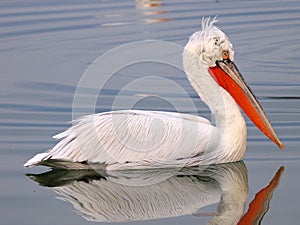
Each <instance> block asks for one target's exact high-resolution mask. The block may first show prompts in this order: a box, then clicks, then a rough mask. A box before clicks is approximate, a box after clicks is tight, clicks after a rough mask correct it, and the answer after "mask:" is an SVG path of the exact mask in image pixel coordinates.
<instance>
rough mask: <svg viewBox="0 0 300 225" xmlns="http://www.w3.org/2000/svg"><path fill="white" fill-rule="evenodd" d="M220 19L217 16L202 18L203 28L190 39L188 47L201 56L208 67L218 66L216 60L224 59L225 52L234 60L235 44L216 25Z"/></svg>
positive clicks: (201, 61)
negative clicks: (211, 18)
mask: <svg viewBox="0 0 300 225" xmlns="http://www.w3.org/2000/svg"><path fill="white" fill-rule="evenodd" d="M217 21H218V20H217V19H216V17H215V18H214V19H213V20H212V21H210V19H209V18H203V19H202V30H201V31H197V32H195V33H194V34H193V35H192V36H191V37H190V39H189V42H188V44H187V45H186V47H185V48H186V49H188V51H190V52H193V53H194V54H197V55H198V56H199V60H200V63H201V64H203V65H207V66H208V67H214V66H216V62H217V61H219V60H223V57H224V54H228V57H229V59H230V60H231V61H234V50H233V45H232V44H231V42H230V41H229V39H228V37H227V36H226V34H225V33H224V32H223V31H221V30H220V29H219V28H217V27H216V26H214V24H215V23H216V22H217Z"/></svg>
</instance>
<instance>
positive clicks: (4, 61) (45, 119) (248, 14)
mask: <svg viewBox="0 0 300 225" xmlns="http://www.w3.org/2000/svg"><path fill="white" fill-rule="evenodd" d="M215 15H218V18H219V20H220V22H219V23H218V26H219V27H220V28H221V29H222V30H224V31H225V32H226V33H227V34H228V36H229V37H230V39H231V41H232V42H233V44H234V47H235V58H236V60H235V61H236V64H237V65H238V67H239V69H240V71H241V72H242V73H243V75H244V77H245V79H246V80H247V81H248V83H249V85H250V86H251V87H252V89H253V92H254V93H255V94H256V96H257V97H258V99H259V101H260V102H261V104H262V106H263V108H264V109H265V112H266V113H267V115H268V116H269V118H270V121H271V122H272V124H273V125H274V129H275V130H276V131H277V132H278V135H279V137H280V138H281V140H282V142H283V143H284V144H285V150H284V151H280V150H278V148H277V147H276V146H275V145H274V144H273V143H272V142H271V141H269V140H268V139H267V138H266V137H264V135H263V134H262V133H261V132H260V131H259V130H258V129H257V128H256V127H255V126H254V125H253V124H252V123H251V122H249V120H248V119H247V126H248V147H247V154H246V157H245V164H246V166H247V169H248V177H249V200H248V203H249V202H250V201H251V200H252V199H253V198H254V196H255V193H257V192H258V191H259V190H260V189H262V188H263V187H265V186H266V185H267V184H268V183H269V181H270V180H271V179H272V177H273V175H274V174H275V172H276V171H277V170H278V168H279V167H280V166H284V167H285V171H284V173H283V175H282V178H281V181H280V184H279V186H278V187H277V189H276V190H275V192H274V194H273V198H272V199H271V202H270V207H269V211H268V212H267V213H266V215H265V216H264V218H263V220H262V224H264V225H267V224H297V223H298V220H299V219H298V218H299V216H298V214H299V212H300V211H299V201H300V197H299V196H300V193H299V190H300V182H299V175H298V171H299V170H300V164H299V162H300V153H299V149H298V146H299V143H300V138H299V136H300V75H299V71H300V66H299V61H300V55H299V52H300V39H299V36H300V3H299V1H298V0H289V1H281V0H270V1H195V0H191V1H176V0H168V1H164V0H162V1H142V0H141V1H138V0H137V1H133V0H125V1H124V0H122V1H121V0H119V1H108V0H106V1H105V0H104V1H96V0H94V1H92V0H90V1H84V2H83V1H79V0H69V1H33V0H27V1H26V2H25V1H1V2H0V74H1V82H0V87H1V88H0V90H1V96H0V105H1V108H0V115H1V117H0V132H1V136H0V143H1V145H0V146H1V147H0V162H1V163H0V179H1V185H0V215H1V223H2V224H7V225H10V224H11V225H12V224H24V225H26V224H45V225H46V224H90V223H91V224H92V222H88V221H87V220H86V219H84V218H83V217H81V216H80V215H78V214H77V213H76V212H74V211H73V206H72V205H71V204H70V203H68V202H64V201H61V200H58V199H56V198H55V197H56V196H58V194H56V193H55V192H53V191H52V190H51V189H48V188H45V187H40V186H38V184H37V183H35V182H33V181H32V180H31V179H29V178H28V177H26V176H24V174H25V173H40V172H43V171H46V170H47V169H46V168H35V169H24V168H23V167H22V164H23V163H24V162H25V161H26V160H27V159H29V158H30V157H32V156H33V155H34V154H36V153H38V152H42V151H44V150H46V149H49V148H51V147H52V146H53V145H54V144H55V143H56V142H55V140H53V139H52V136H53V135H55V134H57V133H59V132H61V131H63V130H64V129H66V128H67V127H68V126H69V124H67V123H66V122H68V121H70V120H71V119H72V104H73V97H74V92H75V89H76V86H77V84H78V82H79V80H80V78H81V76H82V75H83V73H84V71H85V70H86V69H87V67H88V66H89V65H90V64H91V63H92V62H93V61H94V60H95V59H96V58H97V57H98V56H100V55H102V54H104V53H105V52H107V51H108V50H111V49H112V48H115V47H117V46H119V45H121V44H126V43H129V42H133V41H140V40H147V39H151V40H164V41H170V42H174V43H177V44H179V45H181V46H183V45H184V44H185V43H186V41H187V37H188V36H189V35H190V34H192V33H193V32H194V31H196V30H199V29H200V24H201V18H202V17H203V16H212V17H213V16H215ZM143 68H147V69H146V70H145V69H143ZM145 75H147V76H151V75H153V76H163V77H166V78H168V79H170V80H172V79H174V80H175V81H176V82H177V83H178V84H180V86H181V87H183V88H184V89H185V90H186V91H187V92H188V94H189V95H190V96H191V98H192V100H193V101H194V102H195V105H196V106H197V111H198V112H199V114H201V115H202V116H205V117H207V118H210V114H209V112H208V110H207V108H206V107H205V106H204V105H203V104H201V102H200V101H199V99H198V98H197V96H196V94H195V92H194V91H193V90H192V88H191V87H190V86H189V84H188V81H187V80H186V79H185V78H184V74H182V72H180V71H177V70H175V69H174V68H171V67H168V66H166V65H158V66H157V65H154V66H153V65H148V64H147V63H145V64H144V65H133V66H131V67H128V68H124V69H122V70H121V71H118V72H117V73H116V74H115V75H114V76H113V77H112V79H111V80H110V82H108V83H107V85H106V87H105V88H104V90H102V94H103V95H102V97H101V98H99V101H98V102H97V109H96V110H97V112H101V111H105V110H108V109H111V108H112V103H113V101H114V99H115V96H116V95H117V94H118V93H119V91H120V90H121V89H122V88H123V87H124V86H126V84H128V83H129V82H130V81H133V80H135V79H137V78H139V77H143V76H145ZM157 85H161V84H157ZM161 90H162V91H167V92H168V95H169V96H170V98H172V99H173V100H174V99H175V101H178V102H184V101H185V99H184V98H183V97H182V96H181V95H177V93H173V92H172V89H171V88H170V87H169V86H166V87H163V86H162V87H161ZM135 94H136V93H131V92H125V93H124V96H123V97H124V99H125V100H126V99H130V98H133V97H134V96H135ZM138 94H144V93H138ZM158 95H159V93H158ZM125 106H126V104H125V105H124V107H125ZM135 107H136V108H147V109H159V110H167V111H168V110H174V108H173V107H172V105H170V104H168V103H167V102H165V101H160V100H159V99H157V98H155V96H154V97H152V98H146V99H144V101H142V102H138V103H137V105H135ZM183 111H185V112H189V109H186V110H183ZM246 205H247V204H246ZM246 209H247V206H246ZM211 210H214V209H213V207H212V208H208V209H205V210H204V211H211ZM209 219H210V217H195V216H192V215H185V216H180V217H173V218H163V219H157V220H154V221H146V222H135V224H182V223H185V224H206V223H207V221H208V220H209Z"/></svg>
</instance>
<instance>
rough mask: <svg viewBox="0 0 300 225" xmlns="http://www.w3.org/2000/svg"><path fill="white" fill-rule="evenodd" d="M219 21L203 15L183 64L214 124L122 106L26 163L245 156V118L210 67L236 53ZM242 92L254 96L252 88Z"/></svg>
mask: <svg viewBox="0 0 300 225" xmlns="http://www.w3.org/2000/svg"><path fill="white" fill-rule="evenodd" d="M215 22H216V20H215V19H214V20H212V21H210V20H209V19H204V20H203V21H202V30H201V31H199V32H196V33H194V34H193V35H192V36H191V37H190V39H189V41H188V43H187V44H186V46H185V49H184V52H183V65H184V69H185V72H186V74H187V77H188V79H189V81H190V83H191V84H192V86H193V87H194V89H195V90H196V91H197V93H198V94H199V96H200V98H201V99H202V100H203V101H204V102H205V103H206V104H207V105H208V106H209V108H210V110H211V111H212V113H213V115H214V118H215V121H216V126H213V125H211V124H210V122H209V121H208V120H206V119H204V118H202V117H198V116H193V115H188V114H181V113H171V112H158V111H157V112H155V111H139V110H124V111H114V112H104V113H100V114H95V115H89V116H86V117H83V118H80V119H78V120H77V121H75V122H74V125H73V126H72V127H71V128H69V129H68V130H66V131H65V132H63V133H61V134H58V135H56V136H55V137H54V138H56V139H61V140H60V142H59V143H58V144H57V145H56V146H54V147H53V149H50V150H49V151H48V152H46V153H41V154H38V155H36V156H35V157H33V158H32V159H30V160H29V161H28V162H27V163H25V166H33V165H43V164H44V165H46V164H48V162H49V161H50V160H58V161H59V162H60V163H62V164H63V162H64V161H65V162H84V163H87V164H89V163H100V164H103V165H105V166H106V169H107V170H115V169H137V168H150V167H174V166H175V167H178V166H194V165H201V164H202V165H203V164H215V163H225V162H233V161H239V160H242V159H243V157H244V153H245V150H246V125H245V121H244V118H243V117H242V115H241V113H240V111H239V108H238V106H237V104H236V102H235V100H234V99H233V98H232V96H231V95H230V94H229V93H228V92H227V91H226V90H225V89H224V88H223V87H221V86H220V85H219V84H218V83H217V82H216V81H215V79H214V78H213V76H212V75H211V74H210V73H209V72H208V71H209V68H212V67H216V66H217V62H221V61H222V60H223V61H222V62H225V61H226V60H227V61H226V62H225V63H228V62H229V63H231V62H232V61H233V57H234V51H233V47H232V44H231V43H230V41H229V39H228V38H227V36H226V35H225V34H224V33H223V32H222V31H221V30H219V29H218V28H217V27H215V26H214V23H215ZM225 53H226V54H227V55H228V57H227V56H226V57H227V58H226V60H225V58H224V55H223V54H225ZM229 72H230V71H229ZM234 72H236V71H234ZM234 75H235V74H234ZM238 75H239V74H238ZM241 79H242V78H241ZM242 82H244V81H243V80H242ZM243 91H248V94H249V92H250V94H251V95H252V93H251V91H249V90H248V89H247V90H243ZM255 107H256V108H258V110H261V111H259V113H263V112H262V109H261V108H260V107H258V106H255ZM263 115H264V114H263ZM267 122H268V121H267ZM48 165H49V164H48ZM68 165H69V164H68Z"/></svg>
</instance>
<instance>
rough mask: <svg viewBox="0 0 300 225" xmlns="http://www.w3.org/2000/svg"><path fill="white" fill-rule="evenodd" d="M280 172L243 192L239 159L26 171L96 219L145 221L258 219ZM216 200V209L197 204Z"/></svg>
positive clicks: (242, 166) (84, 214) (236, 221)
mask: <svg viewBox="0 0 300 225" xmlns="http://www.w3.org/2000/svg"><path fill="white" fill-rule="evenodd" d="M282 172H283V167H281V168H280V169H279V170H278V171H277V173H276V175H275V176H274V178H273V180H272V181H271V182H270V184H269V185H268V186H267V187H265V188H263V189H262V190H261V191H260V192H258V193H257V196H256V197H255V199H254V200H253V201H252V202H251V203H250V205H249V208H248V212H247V213H245V214H244V209H245V203H246V202H247V198H248V176H247V168H246V166H245V164H244V163H243V162H237V163H228V164H219V165H211V166H208V167H194V168H183V169H181V170H176V171H174V170H170V169H168V170H165V169H164V170H161V169H160V170H136V171H104V170H99V171H96V170H62V169H53V170H51V171H49V172H46V173H42V174H28V175H27V176H29V177H30V178H31V179H33V180H35V181H36V182H38V183H39V184H40V185H42V186H47V187H50V188H51V189H52V190H53V191H55V192H56V193H57V194H59V195H60V196H61V198H62V199H63V200H65V201H68V202H70V203H71V204H72V205H73V207H74V208H75V209H76V211H77V212H78V213H79V214H80V215H81V216H82V217H84V218H85V219H87V220H89V221H97V222H128V221H144V220H152V219H159V218H168V217H176V216H183V215H196V216H204V215H206V216H212V217H211V220H210V221H209V223H208V224H220V225H221V224H222V225H225V224H230V225H234V224H240V225H241V224H260V221H261V220H262V218H263V216H264V215H265V213H266V212H267V210H268V204H269V202H270V200H271V197H272V193H273V191H274V189H275V188H276V186H277V185H278V183H279V180H280V176H281V174H282ZM211 204H217V209H216V211H215V212H202V211H201V208H203V207H205V206H208V205H211Z"/></svg>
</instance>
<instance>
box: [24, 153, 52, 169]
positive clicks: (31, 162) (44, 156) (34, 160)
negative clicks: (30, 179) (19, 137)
mask: <svg viewBox="0 0 300 225" xmlns="http://www.w3.org/2000/svg"><path fill="white" fill-rule="evenodd" d="M49 158H51V155H50V154H49V153H48V152H43V153H39V154H37V155H35V156H34V157H33V158H31V159H29V160H28V161H27V162H26V163H25V164H24V166H25V167H31V166H34V165H37V164H39V163H40V162H42V161H45V160H47V159H49Z"/></svg>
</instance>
